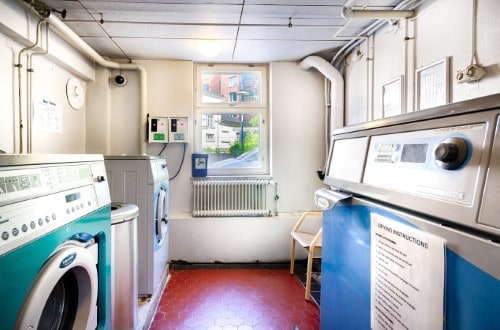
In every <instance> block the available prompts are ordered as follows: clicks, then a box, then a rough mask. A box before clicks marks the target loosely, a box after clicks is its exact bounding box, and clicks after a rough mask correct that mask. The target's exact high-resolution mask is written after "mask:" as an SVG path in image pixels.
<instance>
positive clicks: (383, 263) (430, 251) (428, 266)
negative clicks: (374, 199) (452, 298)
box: [371, 214, 445, 330]
mask: <svg viewBox="0 0 500 330" xmlns="http://www.w3.org/2000/svg"><path fill="white" fill-rule="evenodd" d="M371 242H372V243H371V328H372V329H426V330H430V329H443V304H444V268H445V264H444V251H445V240H444V239H443V238H440V237H437V236H435V235H432V234H430V233H426V232H423V231H420V230H418V229H416V228H413V227H410V226H407V225H404V224H402V223H399V222H396V221H394V220H391V219H389V218H386V217H384V216H381V215H378V214H372V226H371Z"/></svg>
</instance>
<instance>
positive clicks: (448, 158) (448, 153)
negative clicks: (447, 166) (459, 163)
mask: <svg viewBox="0 0 500 330" xmlns="http://www.w3.org/2000/svg"><path fill="white" fill-rule="evenodd" d="M434 156H435V157H436V160H439V161H441V162H444V163H451V162H453V161H454V160H455V159H457V156H458V147H457V146H456V145H455V144H453V143H440V144H439V145H438V146H437V148H436V150H434Z"/></svg>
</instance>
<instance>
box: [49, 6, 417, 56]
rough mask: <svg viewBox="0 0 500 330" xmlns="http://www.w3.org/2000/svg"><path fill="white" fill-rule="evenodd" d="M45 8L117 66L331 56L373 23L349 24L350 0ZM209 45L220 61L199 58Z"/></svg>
mask: <svg viewBox="0 0 500 330" xmlns="http://www.w3.org/2000/svg"><path fill="white" fill-rule="evenodd" d="M44 1H45V2H46V3H47V4H48V5H49V6H51V7H54V8H56V9H57V10H62V9H66V10H67V18H66V20H65V21H66V24H68V26H69V27H70V28H71V29H73V31H75V33H77V34H78V35H80V36H81V37H83V38H84V40H85V41H87V42H88V43H89V44H90V45H91V47H93V48H95V50H96V51H97V52H99V53H100V54H101V55H103V56H108V57H110V58H115V59H127V58H131V59H185V60H193V61H213V62H224V61H227V62H269V61H280V60H297V59H300V58H303V57H305V56H307V55H310V54H316V53H321V54H322V55H323V56H327V57H331V56H332V55H333V52H334V50H335V49H339V48H340V47H342V46H343V45H345V44H346V43H347V42H348V41H347V40H345V38H346V37H355V36H358V35H359V34H360V33H361V32H362V31H364V30H365V29H366V27H368V26H370V25H371V24H372V23H373V22H374V21H373V20H347V19H344V18H343V17H342V15H341V11H342V6H343V4H344V3H345V1H346V0H108V1H104V0H78V1H70V0H44ZM413 1H415V2H417V3H420V2H419V1H417V0H413ZM399 3H404V4H408V3H410V4H411V3H412V1H409V2H408V0H354V1H352V2H351V6H353V7H356V8H364V7H366V6H369V7H370V8H372V7H379V8H392V7H394V6H396V5H397V4H399ZM56 15H58V16H59V14H56ZM101 18H102V19H103V21H104V23H103V24H102V25H101V24H99V20H101ZM289 23H291V28H290V27H289ZM334 36H340V37H344V38H337V39H334V38H333V37H334ZM204 39H211V40H213V39H217V40H219V42H220V44H221V45H223V47H222V51H221V54H220V55H219V56H218V57H216V58H214V59H205V58H203V57H201V55H199V53H198V51H197V44H198V43H200V41H202V40H204ZM233 53H234V54H233Z"/></svg>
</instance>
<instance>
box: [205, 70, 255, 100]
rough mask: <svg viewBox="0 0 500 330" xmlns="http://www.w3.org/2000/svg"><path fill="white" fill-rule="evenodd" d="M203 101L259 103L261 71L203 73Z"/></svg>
mask: <svg viewBox="0 0 500 330" xmlns="http://www.w3.org/2000/svg"><path fill="white" fill-rule="evenodd" d="M201 79H202V82H201V83H202V99H201V102H202V103H259V102H261V100H260V80H261V77H260V72H258V71H256V72H238V73H234V72H228V73H223V72H207V73H203V74H202V78H201Z"/></svg>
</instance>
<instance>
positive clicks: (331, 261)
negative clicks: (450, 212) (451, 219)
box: [320, 204, 500, 330]
mask: <svg viewBox="0 0 500 330" xmlns="http://www.w3.org/2000/svg"><path fill="white" fill-rule="evenodd" d="M372 205H373V204H370V205H363V204H359V205H358V204H354V205H340V206H336V207H335V208H334V209H333V210H331V211H324V212H323V257H322V286H321V322H320V324H321V329H324V330H329V329H336V330H337V329H340V330H342V329H349V330H351V329H370V328H371V327H370V285H371V283H370V255H371V239H370V236H371V231H370V230H371V220H370V219H371V214H373V213H378V214H380V215H382V216H384V217H385V218H388V219H391V220H394V221H397V222H400V223H403V224H405V225H408V226H412V227H416V228H419V229H423V228H426V229H425V230H426V231H429V232H432V230H430V228H432V226H431V227H429V225H428V224H426V222H425V221H423V220H418V218H416V217H414V216H409V217H408V218H407V217H403V216H400V215H399V214H395V213H391V212H388V211H387V209H385V208H382V207H381V208H378V207H375V206H372ZM447 231H448V232H449V235H448V234H445V236H446V237H445V238H446V240H447V246H448V247H447V248H446V251H445V260H446V261H445V262H446V280H445V306H444V313H445V320H444V328H445V329H450V330H457V329H464V330H465V329H467V330H473V329H474V330H475V329H500V313H498V308H497V307H498V306H500V279H499V278H498V276H494V275H492V274H490V273H488V272H486V271H484V270H483V269H481V268H479V267H478V266H477V265H476V264H475V260H471V259H465V258H464V257H462V256H460V255H459V254H457V253H456V252H455V251H453V250H454V249H455V247H460V246H466V247H467V249H477V250H481V249H485V248H487V249H488V251H485V254H486V255H491V254H492V252H493V254H494V255H496V256H498V255H500V246H498V245H496V246H495V244H494V243H491V242H486V241H485V240H482V239H480V238H474V237H472V236H470V235H461V234H457V231H454V230H451V229H446V228H442V227H439V230H438V232H434V234H437V235H438V236H443V233H446V232H447ZM492 262H495V261H494V260H492ZM423 317H425V316H423Z"/></svg>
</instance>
